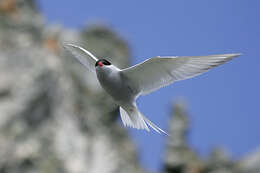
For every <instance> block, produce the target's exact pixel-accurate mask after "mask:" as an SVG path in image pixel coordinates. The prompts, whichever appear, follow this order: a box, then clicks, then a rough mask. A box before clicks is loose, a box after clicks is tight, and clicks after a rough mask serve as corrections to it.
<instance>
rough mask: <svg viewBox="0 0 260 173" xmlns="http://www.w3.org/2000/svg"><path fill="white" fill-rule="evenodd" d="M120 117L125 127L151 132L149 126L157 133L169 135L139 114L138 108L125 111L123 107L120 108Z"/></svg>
mask: <svg viewBox="0 0 260 173" xmlns="http://www.w3.org/2000/svg"><path fill="white" fill-rule="evenodd" d="M120 115H121V119H122V121H123V124H124V126H129V127H132V128H136V129H144V130H147V131H150V129H149V128H148V126H150V127H151V128H152V129H154V130H155V131H156V132H158V133H164V134H166V135H168V134H167V133H166V132H165V131H163V130H162V129H161V128H160V127H158V126H156V125H155V124H154V123H152V122H151V121H150V120H149V119H148V118H146V117H145V116H144V115H142V113H141V112H139V111H138V109H137V108H134V109H129V110H124V109H123V108H122V107H120ZM147 124H148V126H147ZM168 136H169V135H168Z"/></svg>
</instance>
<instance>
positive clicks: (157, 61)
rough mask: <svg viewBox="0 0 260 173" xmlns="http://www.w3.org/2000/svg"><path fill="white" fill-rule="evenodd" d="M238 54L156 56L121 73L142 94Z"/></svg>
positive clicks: (188, 76) (199, 72) (194, 74)
mask: <svg viewBox="0 0 260 173" xmlns="http://www.w3.org/2000/svg"><path fill="white" fill-rule="evenodd" d="M239 55H240V54H223V55H209V56H189V57H188V56H186V57H157V58H151V59H148V60H146V61H144V62H142V63H140V64H137V65H135V66H132V67H129V68H127V69H124V70H122V74H123V75H124V76H125V77H126V78H127V79H128V80H129V81H130V82H129V83H130V84H131V87H133V89H135V90H136V91H138V92H139V94H142V95H144V94H148V93H150V92H152V91H155V90H157V89H159V88H161V87H164V86H166V85H169V84H171V83H173V82H174V81H178V80H184V79H188V78H191V77H194V76H196V75H199V74H201V73H203V72H206V71H208V70H209V69H211V68H213V67H215V66H218V65H220V64H223V63H225V62H226V61H228V60H231V59H232V58H234V57H237V56H239Z"/></svg>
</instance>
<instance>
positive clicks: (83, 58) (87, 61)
mask: <svg viewBox="0 0 260 173" xmlns="http://www.w3.org/2000/svg"><path fill="white" fill-rule="evenodd" d="M63 47H64V48H65V49H66V50H68V51H69V52H70V53H71V54H72V55H73V56H74V58H76V59H77V60H78V61H79V62H80V63H81V64H82V65H84V66H85V67H86V68H87V69H88V70H90V71H91V72H94V73H95V71H96V70H95V63H96V62H97V61H98V59H97V58H96V57H95V56H94V55H93V54H92V53H90V52H89V51H87V50H86V49H84V48H82V47H80V46H77V45H74V44H64V45H63Z"/></svg>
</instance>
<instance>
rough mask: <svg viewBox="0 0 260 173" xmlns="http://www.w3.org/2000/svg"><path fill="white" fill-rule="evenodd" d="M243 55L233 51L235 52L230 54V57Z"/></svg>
mask: <svg viewBox="0 0 260 173" xmlns="http://www.w3.org/2000/svg"><path fill="white" fill-rule="evenodd" d="M241 55H242V53H233V54H230V57H232V58H235V57H238V56H241Z"/></svg>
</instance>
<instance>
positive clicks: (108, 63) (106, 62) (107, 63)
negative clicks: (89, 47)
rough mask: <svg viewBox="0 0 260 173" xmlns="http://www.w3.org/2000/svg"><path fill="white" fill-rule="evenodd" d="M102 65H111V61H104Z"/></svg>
mask: <svg viewBox="0 0 260 173" xmlns="http://www.w3.org/2000/svg"><path fill="white" fill-rule="evenodd" d="M102 63H103V64H104V65H111V63H110V62H109V61H107V60H105V59H104V60H103V61H102Z"/></svg>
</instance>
